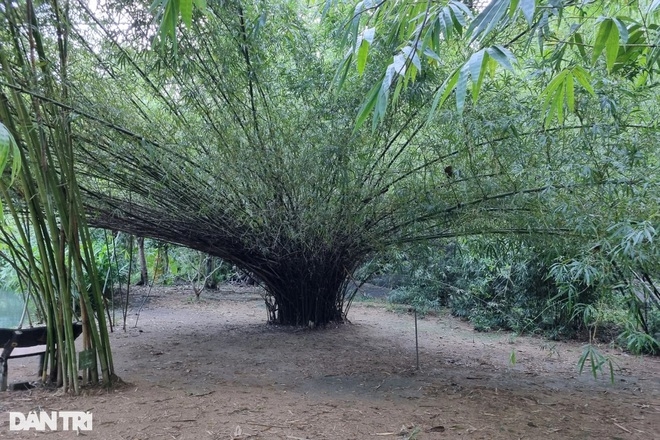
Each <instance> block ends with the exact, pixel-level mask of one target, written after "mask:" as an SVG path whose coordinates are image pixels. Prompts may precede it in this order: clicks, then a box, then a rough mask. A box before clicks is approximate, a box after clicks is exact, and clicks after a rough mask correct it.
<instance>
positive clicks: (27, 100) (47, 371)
mask: <svg viewBox="0 0 660 440" xmlns="http://www.w3.org/2000/svg"><path fill="white" fill-rule="evenodd" d="M1 6H2V11H3V16H2V27H3V32H2V35H1V36H0V122H1V124H0V134H1V135H2V136H1V139H2V142H1V143H0V148H2V152H1V153H0V156H1V157H2V159H3V160H2V161H0V162H1V163H0V164H1V165H2V167H3V168H7V169H5V170H4V172H3V174H2V180H0V196H1V199H2V202H3V214H4V218H2V222H3V227H2V229H1V230H2V233H1V234H2V235H1V237H0V241H2V243H3V244H5V245H6V246H7V249H8V251H7V253H3V255H2V257H3V258H5V259H7V260H8V261H9V262H10V263H11V264H12V265H13V267H14V268H15V270H16V272H17V274H18V275H19V278H20V281H21V283H22V285H23V286H24V288H25V289H26V290H27V292H28V296H29V301H31V302H32V303H33V305H34V306H35V307H36V309H37V311H38V313H39V315H40V316H41V318H42V319H44V320H45V322H46V325H47V328H48V351H47V358H46V365H45V368H44V369H43V373H42V374H43V380H44V382H53V383H54V384H56V385H60V386H63V387H64V390H65V391H68V392H72V393H79V392H80V389H81V386H82V385H84V384H98V383H103V384H104V385H110V384H111V383H112V380H113V376H114V373H113V364H112V356H111V352H110V345H109V340H108V331H107V325H106V322H105V318H104V314H103V301H102V298H101V292H100V288H99V284H98V281H97V280H98V277H97V274H96V265H95V262H94V256H93V253H92V251H91V248H90V244H91V241H90V236H89V230H88V228H87V222H86V219H85V215H84V211H83V206H82V199H81V196H80V190H79V188H78V182H77V179H76V172H75V168H74V152H73V148H74V141H73V135H72V131H71V118H72V113H71V112H70V111H69V110H67V109H66V107H65V106H63V105H61V104H62V103H66V102H68V101H69V92H68V79H67V77H68V67H69V59H68V50H69V43H68V37H67V31H66V28H67V27H68V22H67V15H66V14H67V11H66V10H65V9H60V5H58V3H57V2H53V3H51V4H49V5H48V6H49V7H50V10H49V11H48V12H47V15H48V16H49V19H48V21H45V20H43V19H42V18H40V17H39V15H42V16H43V14H44V12H43V10H44V7H45V5H39V8H37V5H35V4H34V3H32V2H31V1H27V2H21V3H20V4H15V3H12V2H3V3H2V5H1ZM39 9H41V12H40V11H39ZM21 90H30V94H24V93H21V92H20V91H21ZM56 101H57V104H56ZM9 163H12V164H13V165H12V166H11V167H8V164H9ZM10 224H11V226H12V227H7V226H8V225H10ZM76 317H78V318H79V319H80V320H81V322H82V324H83V353H85V354H86V357H87V359H89V360H88V361H87V362H84V363H81V364H79V363H78V357H77V350H76V347H75V345H74V339H75V337H74V335H73V333H72V331H73V330H72V325H71V324H72V322H73V321H74V320H76ZM55 347H58V348H59V349H58V350H57V354H58V355H57V356H56V351H55ZM79 370H82V371H83V376H82V381H81V380H80V378H79ZM99 372H100V374H99Z"/></svg>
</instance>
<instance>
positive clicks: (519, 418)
mask: <svg viewBox="0 0 660 440" xmlns="http://www.w3.org/2000/svg"><path fill="white" fill-rule="evenodd" d="M146 292H147V290H146V289H143V290H139V291H136V293H137V295H138V296H137V297H136V301H135V303H136V304H138V303H139V302H140V301H139V300H140V298H141V295H145V294H146ZM191 295H192V294H191V291H190V289H187V288H184V287H178V288H158V289H154V290H153V291H151V292H150V295H149V297H148V299H147V302H146V305H145V307H144V309H143V310H142V312H141V314H140V316H139V321H138V325H137V327H135V320H136V315H135V312H136V310H135V309H133V310H132V311H131V312H130V316H129V321H128V325H129V328H128V329H127V331H126V332H123V331H122V330H121V329H120V328H119V329H116V330H115V332H114V333H113V334H112V335H111V339H112V344H113V345H112V346H113V353H114V357H115V369H116V372H117V374H118V375H119V376H120V377H121V378H122V379H123V381H124V382H126V384H125V385H124V386H121V387H118V388H117V389H114V390H112V391H105V390H101V389H91V390H88V391H86V394H85V395H84V396H82V397H76V398H74V397H70V396H63V395H60V394H59V393H58V392H53V391H49V390H45V389H34V390H30V391H12V392H6V393H0V438H34V437H40V436H45V438H52V439H59V438H73V437H74V436H76V433H74V432H70V431H68V432H65V431H60V432H50V431H49V432H47V433H36V432H35V431H30V432H20V433H19V432H10V431H9V416H8V412H9V411H21V412H24V413H25V412H28V411H30V410H39V409H41V410H44V411H55V410H58V411H67V410H68V411H75V410H87V411H91V412H92V413H93V417H94V419H93V431H92V432H81V433H80V434H81V435H84V436H86V437H88V438H99V439H113V440H115V439H117V440H118V439H152V438H154V439H161V438H162V439H223V440H239V439H240V440H242V439H255V440H256V439H293V440H299V439H342V440H345V439H379V438H383V439H394V440H400V439H409V440H412V439H420V440H421V439H454V438H465V439H507V440H508V439H644V440H651V439H660V359H658V358H648V357H646V358H642V357H635V356H630V355H627V354H625V353H623V352H621V351H619V350H617V349H611V348H607V347H603V352H604V353H605V354H607V355H609V356H611V357H612V359H613V360H614V361H615V362H616V365H617V370H616V376H615V383H614V384H612V383H611V382H610V381H609V377H606V378H600V379H598V380H594V379H593V377H591V376H590V375H588V374H586V373H585V374H583V375H578V374H577V361H578V359H579V357H580V354H581V350H582V349H581V345H580V344H578V343H572V342H571V343H566V342H551V341H546V340H543V339H539V338H533V337H517V336H514V335H511V334H508V333H477V332H475V331H473V330H472V328H471V327H470V326H469V325H468V324H466V323H464V322H461V321H459V320H456V319H454V318H452V317H450V316H434V317H426V318H425V319H423V320H420V321H419V343H420V365H421V370H420V371H416V368H415V364H416V360H415V339H414V319H413V317H412V315H410V314H397V313H393V312H390V311H387V310H386V308H385V306H384V305H383V304H378V303H354V304H353V306H352V308H351V310H350V313H349V319H350V320H351V323H350V324H345V325H336V326H331V327H328V328H326V329H324V330H302V329H292V328H281V327H277V326H272V325H268V324H266V323H265V321H266V309H265V306H264V305H263V302H262V301H261V298H260V296H259V295H258V294H257V293H256V290H255V289H252V288H231V289H229V288H227V289H224V290H219V291H213V292H210V291H205V292H204V293H203V294H202V298H201V300H200V301H194V300H193V299H192V296H191ZM117 316H118V318H119V316H120V312H117ZM513 350H515V353H516V363H515V364H512V363H511V362H510V357H511V353H512V351H513ZM36 368H37V360H36V359H35V358H27V359H16V360H12V361H10V363H9V379H10V382H17V381H21V380H32V379H33V376H32V375H33V374H34V373H35V371H36Z"/></svg>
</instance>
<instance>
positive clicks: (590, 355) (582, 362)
mask: <svg viewBox="0 0 660 440" xmlns="http://www.w3.org/2000/svg"><path fill="white" fill-rule="evenodd" d="M585 367H587V368H589V370H590V371H591V374H592V376H593V377H594V379H598V374H605V372H606V371H607V372H609V379H610V382H612V383H614V362H613V361H612V359H611V358H610V357H609V356H605V355H603V354H602V353H601V352H600V351H599V350H598V349H597V348H596V347H595V346H593V345H592V344H589V345H586V346H585V347H584V350H583V351H582V355H581V356H580V359H579V360H578V370H579V373H580V374H582V372H583V371H584V369H585Z"/></svg>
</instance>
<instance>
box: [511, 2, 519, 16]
mask: <svg viewBox="0 0 660 440" xmlns="http://www.w3.org/2000/svg"><path fill="white" fill-rule="evenodd" d="M518 3H520V0H511V5H510V6H509V18H513V16H514V15H515V14H516V11H517V10H518Z"/></svg>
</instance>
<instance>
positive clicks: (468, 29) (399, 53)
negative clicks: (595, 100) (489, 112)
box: [339, 0, 660, 126]
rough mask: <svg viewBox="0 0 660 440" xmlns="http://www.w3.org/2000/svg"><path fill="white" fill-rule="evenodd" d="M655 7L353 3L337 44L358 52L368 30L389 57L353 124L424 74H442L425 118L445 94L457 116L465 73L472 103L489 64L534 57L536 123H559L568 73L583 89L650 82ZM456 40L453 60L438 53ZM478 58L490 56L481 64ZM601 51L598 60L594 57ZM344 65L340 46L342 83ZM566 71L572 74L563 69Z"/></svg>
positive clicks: (520, 70)
mask: <svg viewBox="0 0 660 440" xmlns="http://www.w3.org/2000/svg"><path fill="white" fill-rule="evenodd" d="M655 9H657V7H656V6H655V5H654V4H651V5H650V6H649V7H648V8H646V7H644V6H643V5H639V7H638V5H637V3H634V4H633V3H631V4H624V3H620V2H603V1H596V2H557V1H547V0H545V1H536V0H522V1H518V0H516V1H511V0H493V1H491V2H489V3H488V5H487V6H486V7H485V8H484V9H483V10H482V11H470V10H469V9H467V8H466V7H465V6H464V5H463V4H462V3H460V2H455V1H449V2H429V3H426V4H425V3H420V2H414V1H402V2H367V1H360V2H358V3H356V4H355V7H354V8H350V9H348V10H347V11H346V16H347V19H346V26H345V29H346V35H345V41H346V44H347V45H351V46H352V47H354V48H355V50H356V51H358V46H361V45H362V44H365V43H364V40H360V36H362V35H363V32H366V31H368V32H369V35H370V39H369V43H368V44H369V45H377V44H378V43H379V42H380V41H387V42H388V43H389V44H390V45H391V46H394V50H392V52H393V53H394V56H393V58H391V59H392V62H391V63H390V64H385V63H383V65H381V67H380V68H381V69H382V70H383V71H384V72H385V73H384V74H383V76H382V77H381V78H384V79H382V80H380V79H379V80H378V83H379V84H380V90H381V91H380V93H378V94H370V95H368V97H367V98H366V99H365V103H367V102H369V103H370V105H363V106H362V107H361V108H360V110H359V113H358V117H357V121H358V123H359V122H362V121H364V120H365V119H366V115H365V113H367V114H372V115H373V116H372V118H373V124H372V125H374V126H375V125H376V124H377V123H380V122H383V121H384V120H385V115H386V110H387V109H388V106H389V105H390V104H395V103H396V102H397V96H398V94H399V93H400V92H401V88H402V87H403V88H404V89H405V88H406V87H408V86H410V85H411V84H413V83H414V82H415V81H416V80H420V79H421V81H424V80H425V78H427V77H428V76H429V74H432V72H433V71H434V70H440V71H444V73H442V74H441V76H440V78H441V79H440V81H439V83H440V84H442V85H441V86H439V87H436V88H435V91H434V92H432V93H433V94H434V95H435V97H434V99H433V105H432V106H431V110H430V117H432V116H433V114H434V113H435V111H436V108H438V107H441V106H442V103H444V102H445V101H446V99H447V98H448V97H449V95H450V94H451V93H452V92H453V93H455V95H456V109H457V111H458V112H459V113H461V112H462V111H463V109H464V104H465V97H466V96H467V91H468V76H469V77H471V79H472V86H471V89H472V100H473V102H474V103H475V104H476V101H477V97H478V95H479V92H480V90H481V88H482V85H483V78H484V76H485V73H486V72H489V73H490V75H489V76H490V77H491V82H497V81H498V79H499V78H496V77H495V71H496V68H497V67H498V64H499V66H501V67H504V68H505V69H507V70H508V71H509V72H510V73H511V74H514V75H522V76H528V75H529V74H530V73H531V74H532V75H533V71H534V69H535V67H534V66H533V65H532V64H531V63H517V62H516V59H521V58H528V59H529V58H534V59H536V60H538V61H539V62H540V63H542V64H543V65H544V69H546V71H547V73H548V75H546V78H545V81H544V85H543V86H542V88H545V90H546V92H545V93H544V95H545V98H544V106H545V107H546V108H547V112H545V125H546V126H550V125H551V122H552V121H553V120H554V118H555V117H556V118H557V120H558V122H559V124H562V123H563V122H564V118H565V116H566V114H565V113H571V114H575V113H576V108H575V106H574V101H573V96H574V90H573V89H574V83H573V79H574V78H576V79H579V80H580V84H581V86H582V87H584V88H585V89H586V90H591V89H592V88H593V85H592V81H591V80H590V79H589V78H590V77H592V76H594V75H595V74H605V75H611V77H613V78H616V77H617V76H618V75H619V74H621V73H625V74H626V75H627V77H628V78H629V79H634V80H635V81H636V85H637V86H638V87H641V86H646V85H649V86H650V85H651V84H652V83H651V81H652V77H653V74H654V73H657V70H658V66H659V65H658V60H659V58H660V57H659V56H658V54H659V53H660V51H658V49H657V45H656V42H657V38H658V37H657V27H658V22H657V20H658V17H657V14H655V13H654V11H655ZM349 17H350V18H349ZM594 17H596V19H594ZM363 29H364V31H363ZM357 43H360V44H357ZM535 43H536V44H535ZM456 46H458V47H460V51H461V52H462V59H452V58H451V56H449V57H448V56H447V53H448V52H454V53H456V49H455V48H456ZM505 48H506V49H505ZM485 54H488V55H490V57H492V58H493V59H494V60H497V62H490V63H489V62H486V59H487V56H486V55H485ZM603 54H604V59H605V63H604V66H602V63H600V62H599V61H600V60H601V59H602V58H603V57H602V55H603ZM354 61H355V60H354V57H353V56H352V53H351V51H349V55H347V56H346V57H345V58H344V60H343V62H342V64H341V65H340V67H339V71H342V72H343V74H342V75H341V78H342V81H343V80H344V79H345V78H346V74H347V71H348V66H349V65H351V64H352V63H353V62H354ZM357 64H358V72H360V73H361V72H362V71H363V70H364V69H365V59H364V57H359V56H358V62H357ZM449 66H451V67H449ZM447 67H449V69H447ZM603 67H604V68H605V70H604V71H603ZM448 71H449V72H451V73H447V72H448ZM570 71H579V72H580V74H579V76H575V75H569V74H567V72H570ZM633 72H634V73H633ZM395 77H396V81H393V80H394V79H395ZM500 78H501V77H500ZM342 81H340V83H341V82H342ZM394 84H396V86H394ZM390 95H392V99H390ZM389 101H392V102H391V103H390V102H389ZM565 110H567V111H566V112H565Z"/></svg>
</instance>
